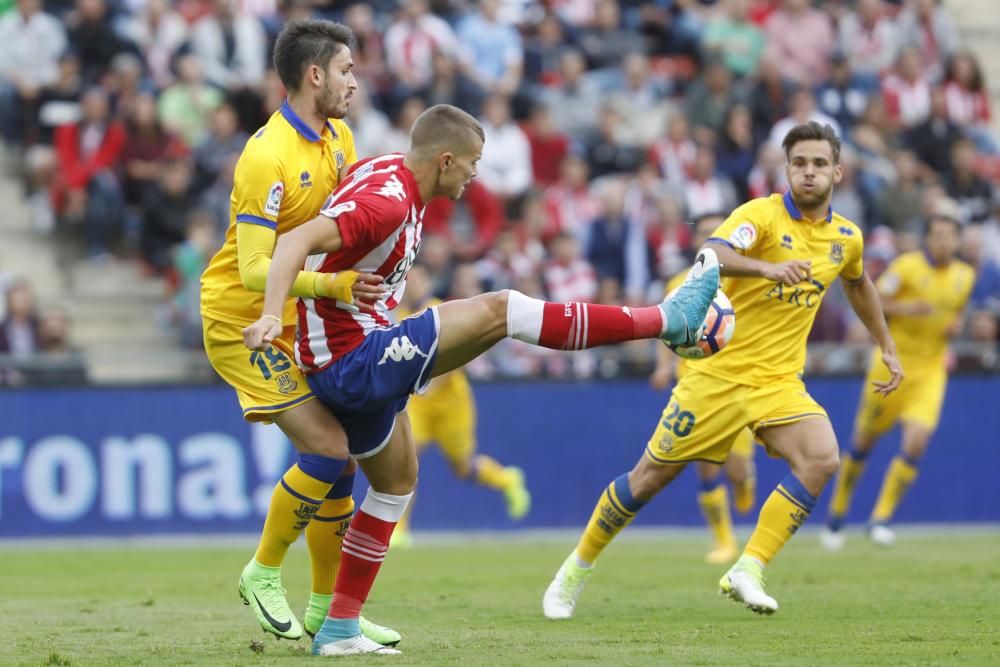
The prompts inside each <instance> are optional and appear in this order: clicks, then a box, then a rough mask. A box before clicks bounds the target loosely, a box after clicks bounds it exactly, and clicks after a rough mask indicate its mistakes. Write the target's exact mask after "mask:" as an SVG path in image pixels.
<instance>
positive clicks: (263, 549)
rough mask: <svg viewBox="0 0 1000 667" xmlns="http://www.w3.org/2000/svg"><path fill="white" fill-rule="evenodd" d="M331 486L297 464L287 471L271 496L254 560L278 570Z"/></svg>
mask: <svg viewBox="0 0 1000 667" xmlns="http://www.w3.org/2000/svg"><path fill="white" fill-rule="evenodd" d="M332 486H333V484H330V483H327V482H323V481H320V480H318V479H316V478H315V477H310V476H309V475H307V474H305V473H304V472H302V469H301V468H299V466H298V464H296V465H293V466H292V467H291V468H289V469H288V471H287V472H285V474H284V476H283V477H282V478H281V479H280V480H279V481H278V483H277V485H275V487H274V493H272V494H271V505H270V507H268V509H267V518H266V519H265V520H264V531H263V533H262V534H261V536H260V544H259V545H258V546H257V553H256V554H255V555H254V559H255V560H256V561H257V562H258V563H260V564H261V565H265V566H267V567H279V566H280V565H281V562H282V561H283V560H285V554H286V553H288V547H290V546H292V543H293V542H295V540H297V539H298V538H299V534H300V533H301V532H302V529H303V528H305V527H306V526H307V525H308V524H309V521H310V519H312V518H313V516H314V515H315V514H316V511H317V510H319V506H320V505H321V504H323V499H324V498H325V497H326V494H327V492H328V491H329V490H330V488H331V487H332Z"/></svg>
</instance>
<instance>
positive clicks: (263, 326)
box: [243, 315, 284, 351]
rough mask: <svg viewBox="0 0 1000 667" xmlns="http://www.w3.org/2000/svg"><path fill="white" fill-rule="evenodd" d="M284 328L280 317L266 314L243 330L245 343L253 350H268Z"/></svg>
mask: <svg viewBox="0 0 1000 667" xmlns="http://www.w3.org/2000/svg"><path fill="white" fill-rule="evenodd" d="M283 329H284V325H283V324H282V322H281V320H280V319H279V318H277V317H272V316H270V315H265V316H263V317H261V318H260V319H259V320H257V321H256V322H254V323H253V324H251V325H250V326H248V327H247V328H245V329H244V330H243V344H244V345H246V346H247V347H248V348H250V349H251V350H258V351H262V350H266V349H267V348H269V347H270V346H271V341H273V340H274V339H275V338H277V337H278V336H280V335H281V331H282V330H283Z"/></svg>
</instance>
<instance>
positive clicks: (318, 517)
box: [201, 20, 399, 643]
mask: <svg viewBox="0 0 1000 667" xmlns="http://www.w3.org/2000/svg"><path fill="white" fill-rule="evenodd" d="M352 40H353V35H352V33H351V31H350V29H349V28H347V27H345V26H342V25H339V24H336V23H333V22H331V21H314V20H309V21H292V22H289V23H288V24H287V25H286V26H285V28H284V29H283V30H282V32H281V34H280V35H279V36H278V40H277V42H276V44H275V48H274V65H275V69H276V70H277V72H278V75H279V76H280V77H281V81H282V83H283V84H284V86H285V88H286V89H287V90H288V99H287V100H286V101H285V102H284V104H282V106H281V109H280V110H279V111H276V112H275V113H274V114H273V115H272V116H271V118H270V119H269V120H268V122H267V124H266V125H264V127H262V128H260V130H258V131H257V132H256V133H255V134H254V135H253V136H252V137H251V138H250V140H249V141H248V142H247V145H246V147H245V148H244V149H243V153H242V155H240V159H239V162H238V163H237V165H236V172H235V174H234V177H233V194H232V197H231V202H230V224H229V229H228V230H227V231H226V240H225V243H224V244H223V246H222V248H221V249H220V250H219V252H218V253H216V255H215V256H214V257H213V258H212V261H211V262H210V263H209V265H208V268H206V269H205V273H204V274H203V275H202V288H201V314H202V320H203V331H204V340H205V352H206V354H207V355H208V359H209V361H210V362H211V363H212V366H213V367H214V368H215V370H216V372H217V373H218V374H219V375H220V376H222V378H223V379H224V380H225V381H226V382H227V383H228V384H229V385H230V386H232V387H233V389H235V390H236V394H237V397H238V398H239V401H240V406H241V407H242V408H243V416H244V417H245V418H246V419H247V420H249V421H265V422H274V423H276V424H277V425H278V426H279V427H280V428H281V430H282V431H284V433H285V435H287V436H288V439H289V440H290V441H291V442H292V444H293V445H294V446H295V448H296V450H298V452H299V459H298V462H297V463H296V464H295V465H293V466H292V467H291V468H290V469H289V470H288V471H287V472H286V473H285V474H284V475H283V476H282V478H281V480H280V482H279V483H278V484H277V486H276V487H275V489H274V493H273V495H272V496H271V503H270V507H269V508H268V514H267V519H266V520H265V522H264V529H263V533H262V535H261V540H260V544H259V545H258V547H257V552H256V554H255V555H254V557H253V559H251V560H250V562H249V563H248V564H247V566H246V567H245V568H244V570H243V572H242V573H241V575H240V581H239V591H240V595H241V596H242V598H243V600H244V602H245V603H246V604H248V605H250V607H251V608H252V609H253V611H254V613H255V614H256V616H257V620H258V621H259V622H260V624H261V627H263V628H264V630H266V631H268V632H273V633H274V634H276V635H278V636H280V637H286V638H289V639H298V638H299V637H301V636H302V632H303V627H302V625H301V624H300V623H299V621H298V619H297V618H296V617H295V614H293V613H292V611H291V609H290V608H289V607H288V602H287V601H286V600H285V595H284V589H283V588H282V586H281V563H282V561H283V560H284V558H285V554H286V553H287V551H288V547H289V546H290V545H291V544H292V542H294V541H295V540H296V539H297V538H298V536H299V534H300V533H301V532H302V531H303V530H305V531H306V540H307V542H308V544H309V554H310V558H311V560H312V595H311V596H310V600H309V607H308V609H307V611H306V617H305V621H306V623H305V629H306V631H307V632H312V633H315V632H316V631H317V630H318V629H319V627H320V626H321V625H322V623H323V620H324V619H325V618H326V611H327V609H328V608H329V606H330V599H331V597H332V594H333V582H334V577H335V574H336V571H337V566H338V563H339V562H340V543H341V541H342V540H343V534H344V532H345V531H346V529H347V524H348V522H349V521H350V517H351V514H352V512H353V510H354V500H353V498H352V496H351V490H352V488H353V481H354V469H355V464H354V463H353V462H352V461H350V458H349V454H348V449H347V436H346V434H345V433H344V430H343V428H342V427H341V425H340V423H339V422H338V421H337V419H336V418H335V417H334V416H333V415H332V414H330V412H329V411H328V410H327V409H326V408H325V407H324V406H323V405H322V404H321V403H320V402H319V401H316V400H312V399H313V398H314V396H313V394H312V392H311V391H310V390H309V386H308V385H307V384H306V380H305V378H304V377H303V375H302V373H301V372H300V371H299V369H298V366H297V365H296V364H295V360H294V358H293V343H294V340H295V304H294V300H292V299H289V300H288V302H287V304H286V307H285V311H284V313H283V317H282V319H283V322H284V325H285V330H284V333H283V335H282V336H281V337H280V338H278V339H276V340H275V341H274V343H273V345H271V346H270V347H269V348H268V349H267V350H266V351H264V352H252V353H251V352H250V351H249V350H247V349H246V347H245V346H244V345H243V334H242V330H243V328H244V327H245V326H247V325H248V324H251V323H252V322H253V321H254V320H256V319H257V314H258V313H259V312H260V309H261V307H262V304H263V302H264V295H263V294H262V292H263V291H264V285H265V283H266V280H267V272H268V268H269V266H270V262H271V254H272V252H273V249H274V245H275V240H276V238H277V236H279V235H280V234H284V233H286V232H288V231H289V230H291V229H294V228H295V227H297V226H298V225H300V224H302V223H304V222H307V221H308V220H311V219H313V218H314V217H316V214H317V213H318V212H319V210H320V209H321V208H322V206H323V202H324V201H325V200H326V198H327V197H328V196H329V195H330V193H331V192H332V191H333V189H334V188H335V187H336V186H337V183H339V182H340V177H341V174H342V173H343V172H344V170H345V169H346V167H348V166H349V165H351V164H353V163H354V162H356V161H357V159H358V158H357V154H356V151H355V148H354V138H353V136H352V134H351V130H350V129H349V128H348V127H347V125H346V124H345V123H344V122H343V121H342V120H340V119H341V118H343V117H344V114H345V113H346V112H347V108H348V105H349V104H350V98H351V95H352V94H353V92H354V90H356V89H357V82H356V81H355V79H354V75H353V74H352V73H351V67H352V65H353V60H352V59H351V49H350V46H351V43H352ZM379 282H380V280H378V279H377V278H375V277H373V276H367V275H359V274H358V273H354V272H344V273H342V274H339V275H331V274H320V273H311V272H308V271H302V272H300V273H299V274H298V278H297V279H296V281H295V287H294V289H293V291H292V294H293V295H294V296H312V297H317V296H318V297H330V298H335V299H338V300H342V301H347V302H352V301H354V300H355V298H357V299H358V302H359V303H362V304H363V303H364V302H365V301H370V300H371V299H373V298H376V297H377V296H378V295H379V294H380V292H381V288H380V287H379V285H378V283H379ZM363 627H364V628H365V629H366V630H367V632H366V634H369V635H370V636H371V638H372V639H375V640H376V641H381V642H385V643H395V642H398V641H399V635H398V634H396V633H395V632H394V631H391V630H388V629H386V628H381V627H379V626H375V625H374V624H367V623H366V624H364V626H363Z"/></svg>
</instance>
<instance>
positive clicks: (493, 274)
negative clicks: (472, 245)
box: [475, 226, 538, 291]
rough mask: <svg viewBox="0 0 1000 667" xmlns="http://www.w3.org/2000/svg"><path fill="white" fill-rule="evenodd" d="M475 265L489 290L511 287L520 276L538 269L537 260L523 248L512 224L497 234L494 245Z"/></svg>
mask: <svg viewBox="0 0 1000 667" xmlns="http://www.w3.org/2000/svg"><path fill="white" fill-rule="evenodd" d="M475 266H476V274H477V275H478V276H479V280H480V281H481V282H482V284H483V286H484V288H485V289H486V290H489V291H494V290H501V289H508V288H511V287H513V286H514V282H515V281H516V280H517V279H518V278H519V277H521V276H524V275H528V274H531V273H534V272H536V271H537V270H538V265H537V263H536V262H535V260H534V259H532V258H531V256H530V255H529V254H528V253H527V252H525V251H523V250H522V249H521V242H520V239H518V235H517V230H516V229H515V228H514V227H511V226H508V227H506V228H504V229H503V230H501V231H500V233H499V234H497V237H496V240H495V241H494V243H493V245H492V246H491V247H490V248H489V249H487V251H486V255H485V256H484V257H483V258H482V259H481V260H479V261H478V262H476V264H475Z"/></svg>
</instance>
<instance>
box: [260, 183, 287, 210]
mask: <svg viewBox="0 0 1000 667" xmlns="http://www.w3.org/2000/svg"><path fill="white" fill-rule="evenodd" d="M284 196H285V186H284V185H282V184H281V181H278V182H276V183H275V184H274V185H272V186H271V189H270V191H268V193H267V201H266V202H264V213H267V214H268V215H270V216H273V217H277V216H278V212H279V211H280V210H281V199H282V197H284Z"/></svg>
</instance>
